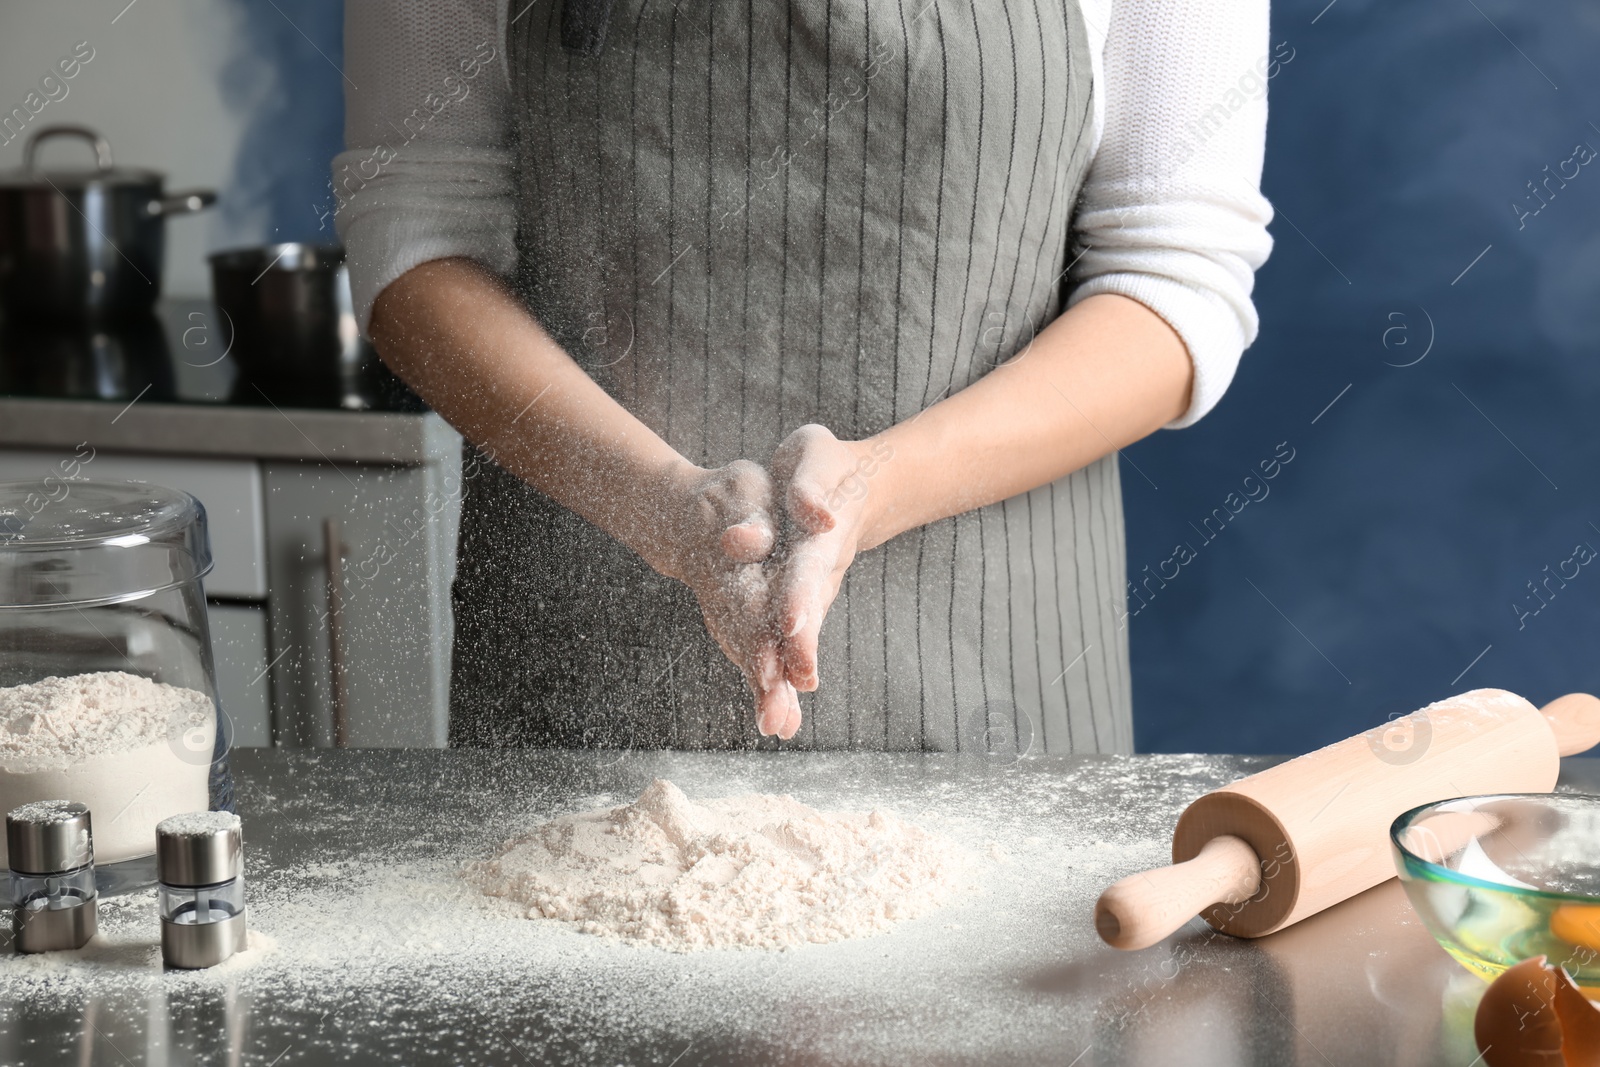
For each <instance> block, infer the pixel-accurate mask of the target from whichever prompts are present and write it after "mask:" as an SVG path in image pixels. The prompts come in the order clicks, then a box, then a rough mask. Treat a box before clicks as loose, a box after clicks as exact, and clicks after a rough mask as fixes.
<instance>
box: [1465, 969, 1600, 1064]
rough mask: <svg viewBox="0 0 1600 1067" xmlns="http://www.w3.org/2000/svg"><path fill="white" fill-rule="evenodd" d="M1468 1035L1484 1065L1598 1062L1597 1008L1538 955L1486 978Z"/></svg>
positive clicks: (1599, 1024) (1599, 1014)
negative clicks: (1488, 978) (1475, 1042)
mask: <svg viewBox="0 0 1600 1067" xmlns="http://www.w3.org/2000/svg"><path fill="white" fill-rule="evenodd" d="M1473 1035H1474V1036H1475V1037H1476V1038H1477V1041H1478V1050H1479V1051H1480V1052H1482V1053H1483V1062H1484V1063H1485V1064H1487V1065H1488V1067H1579V1065H1580V1064H1581V1065H1584V1067H1589V1065H1594V1064H1600V1008H1597V1007H1596V1006H1595V1005H1594V1004H1592V1003H1590V1002H1589V1001H1588V1000H1587V999H1586V998H1585V997H1584V995H1583V993H1582V992H1581V991H1579V989H1578V987H1577V986H1576V985H1574V984H1573V981H1572V979H1571V978H1570V977H1569V976H1568V975H1567V972H1566V971H1564V970H1562V969H1561V968H1560V967H1552V966H1550V965H1549V964H1548V963H1547V962H1546V960H1545V957H1543V956H1534V957H1533V958H1532V959H1526V960H1523V961H1522V962H1521V963H1519V964H1517V965H1516V966H1514V967H1511V968H1509V969H1508V970H1507V971H1506V972H1505V973H1504V974H1502V975H1501V976H1500V977H1499V978H1496V979H1495V980H1494V982H1493V983H1492V984H1490V986H1489V988H1488V990H1487V991H1486V992H1485V993H1484V994H1483V1000H1482V1001H1480V1002H1479V1004H1478V1014H1477V1018H1476V1019H1475V1021H1474V1023H1473Z"/></svg>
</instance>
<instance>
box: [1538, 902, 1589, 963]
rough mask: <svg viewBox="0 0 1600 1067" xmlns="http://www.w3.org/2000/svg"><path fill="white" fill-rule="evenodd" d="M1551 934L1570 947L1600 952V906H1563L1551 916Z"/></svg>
mask: <svg viewBox="0 0 1600 1067" xmlns="http://www.w3.org/2000/svg"><path fill="white" fill-rule="evenodd" d="M1550 932H1551V933H1552V934H1555V935H1556V936H1557V937H1559V938H1560V939H1561V940H1563V941H1565V942H1566V943H1567V944H1569V945H1577V946H1578V947H1580V948H1589V949H1594V950H1595V951H1597V952H1600V905H1595V904H1563V905H1561V906H1560V907H1558V908H1556V910H1555V911H1554V912H1552V913H1551V915H1550Z"/></svg>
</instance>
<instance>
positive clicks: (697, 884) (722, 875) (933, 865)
mask: <svg viewBox="0 0 1600 1067" xmlns="http://www.w3.org/2000/svg"><path fill="white" fill-rule="evenodd" d="M969 875H970V861H969V860H968V858H967V857H966V856H965V854H964V853H962V852H961V851H960V850H959V849H957V848H956V847H955V846H953V845H951V844H949V843H947V842H945V841H943V840H941V839H939V838H937V837H935V836H933V835H932V834H929V833H927V832H926V831H924V830H922V829H919V828H918V827H916V826H913V825H911V824H910V823H907V822H904V821H902V820H900V819H898V818H896V817H895V816H894V815H892V814H890V813H888V812H884V811H873V812H871V813H846V812H840V813H827V812H819V811H816V810H814V809H812V808H809V807H806V806H805V805H804V804H801V803H799V802H798V801H796V800H794V799H793V798H792V797H788V796H767V795H761V794H749V795H745V796H737V797H728V798H725V799H721V800H708V801H706V802H705V803H703V804H696V803H693V802H691V801H690V800H689V798H688V797H686V796H684V795H683V792H682V791H681V790H680V789H678V787H677V786H675V785H673V784H672V783H671V782H668V781H664V780H662V779H657V780H656V781H655V782H653V783H652V784H651V785H650V787H649V788H648V789H646V790H645V791H644V793H643V794H641V795H640V797H639V799H638V800H637V801H635V802H634V803H632V804H624V805H621V806H619V807H615V808H608V809H604V810H600V811H592V812H584V813H582V814H578V815H568V816H565V817H563V818H559V819H553V820H551V821H550V822H547V823H544V824H542V825H540V826H538V827H536V828H535V829H534V830H532V831H531V832H530V833H528V834H526V835H525V836H523V837H520V838H517V839H515V840H513V841H510V842H508V843H507V844H506V845H504V846H503V847H502V849H501V851H500V853H499V854H498V855H496V856H495V857H494V858H492V859H489V860H486V861H482V862H479V863H475V864H471V865H470V866H469V867H468V869H467V872H466V877H467V879H468V881H469V882H471V883H473V884H474V885H476V886H477V887H478V888H480V889H482V890H483V892H485V893H487V894H489V895H491V896H496V897H503V898H505V899H507V900H510V901H513V902H515V903H516V904H518V905H521V906H523V907H525V908H526V909H527V915H528V917H529V918H547V919H560V920H564V921H567V922H571V923H575V924H577V926H578V928H579V929H581V930H583V931H585V932H587V933H595V934H609V935H613V936H616V937H621V938H625V939H628V940H632V941H640V942H645V943H648V944H653V945H659V946H661V947H664V948H669V949H675V950H679V951H683V950H689V949H699V948H716V947H732V946H738V947H750V948H773V949H781V948H792V947H795V946H798V945H803V944H807V943H818V942H828V941H839V940H842V939H844V938H853V937H863V936H866V935H868V934H874V933H877V932H879V931H882V930H885V929H888V928H889V927H890V926H892V925H893V924H895V923H897V922H899V921H901V920H904V919H911V918H915V917H917V916H920V915H923V914H926V913H927V912H930V911H932V910H933V909H935V908H937V907H938V906H939V905H940V904H942V903H944V902H945V900H947V899H948V898H949V897H950V895H951V894H952V893H953V892H954V891H955V890H957V889H959V888H962V887H964V886H965V885H967V884H968V876H969Z"/></svg>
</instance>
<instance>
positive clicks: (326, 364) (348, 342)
mask: <svg viewBox="0 0 1600 1067" xmlns="http://www.w3.org/2000/svg"><path fill="white" fill-rule="evenodd" d="M211 296H212V299H213V300H214V301H216V305H217V310H218V311H219V312H220V313H221V317H222V319H223V320H224V321H223V323H222V329H223V336H224V337H225V338H227V339H228V344H229V349H228V351H229V353H230V354H231V355H232V357H233V362H234V365H235V366H236V367H238V369H239V376H240V380H239V387H238V388H236V389H235V395H236V398H237V399H239V400H241V401H244V402H248V403H257V404H259V403H261V401H262V398H263V397H265V398H267V399H268V400H270V401H271V402H273V403H277V404H306V403H311V404H318V405H321V404H326V403H337V404H339V405H340V406H341V407H347V408H364V407H368V406H371V398H370V397H367V396H365V395H364V394H365V393H366V392H367V391H368V390H366V389H365V388H364V383H365V382H366V381H367V380H368V379H370V376H371V373H372V371H373V368H374V367H375V366H381V365H379V364H378V360H377V356H376V353H374V352H373V350H372V348H371V346H369V345H368V344H367V343H366V342H365V341H363V340H362V339H361V334H360V331H359V329H358V328H357V326H356V317H355V311H354V308H353V307H352V304H351V299H350V273H349V270H348V269H347V268H346V267H345V264H344V249H342V248H340V247H338V246H337V245H313V244H300V243H295V242H289V243H285V244H275V245H263V246H261V247H258V248H237V249H232V250H230V251H227V252H217V253H215V254H214V255H212V256H211Z"/></svg>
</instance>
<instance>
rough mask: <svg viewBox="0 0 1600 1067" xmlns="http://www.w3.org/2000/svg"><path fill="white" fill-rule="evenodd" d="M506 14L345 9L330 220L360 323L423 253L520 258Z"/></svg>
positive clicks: (371, 4) (488, 261)
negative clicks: (338, 149)
mask: <svg viewBox="0 0 1600 1067" xmlns="http://www.w3.org/2000/svg"><path fill="white" fill-rule="evenodd" d="M503 14H504V12H503V11H502V10H501V9H500V7H499V4H498V3H497V0H450V2H444V3H441V2H409V3H396V2H394V0H348V3H347V4H346V6H345V69H344V73H345V149H346V150H345V151H344V152H342V153H340V154H339V155H338V156H337V157H335V159H334V161H333V190H334V197H335V202H336V204H337V211H336V214H335V225H336V227H337V229H338V232H339V236H340V237H341V239H342V240H343V241H344V245H345V255H346V260H347V262H348V263H349V266H350V283H351V290H352V295H353V297H354V301H355V309H356V314H357V320H358V321H359V323H360V324H361V329H362V332H363V333H365V332H367V329H368V325H369V322H370V320H371V316H372V305H373V303H374V302H375V301H376V300H377V298H378V294H380V293H381V292H383V290H384V288H385V287H387V286H388V285H389V283H391V282H393V281H394V280H395V279H396V278H398V277H400V276H401V275H402V274H404V273H405V272H406V271H408V270H410V269H411V268H413V267H415V266H417V265H419V264H421V263H426V262H428V261H429V260H434V259H443V258H446V257H449V256H462V257H466V258H470V259H472V260H475V261H476V262H478V263H480V264H482V265H483V266H484V267H486V268H487V269H489V270H491V271H494V272H496V273H498V274H502V275H509V274H510V273H511V271H512V268H513V267H514V265H515V261H516V245H515V234H516V216H515V207H514V202H513V194H512V176H511V152H510V148H509V145H508V143H507V142H508V126H509V123H508V111H507V105H508V99H507V98H508V95H509V94H508V89H507V80H506V65H505V57H504V56H503V55H502V52H503V41H504V28H503V26H502V25H501V23H502V22H503Z"/></svg>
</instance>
